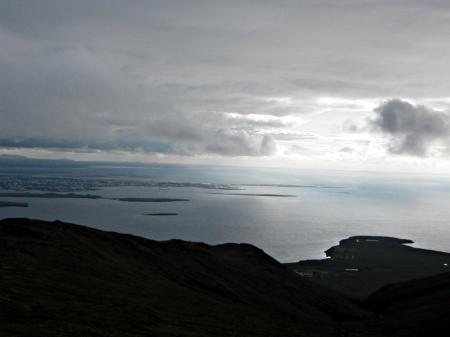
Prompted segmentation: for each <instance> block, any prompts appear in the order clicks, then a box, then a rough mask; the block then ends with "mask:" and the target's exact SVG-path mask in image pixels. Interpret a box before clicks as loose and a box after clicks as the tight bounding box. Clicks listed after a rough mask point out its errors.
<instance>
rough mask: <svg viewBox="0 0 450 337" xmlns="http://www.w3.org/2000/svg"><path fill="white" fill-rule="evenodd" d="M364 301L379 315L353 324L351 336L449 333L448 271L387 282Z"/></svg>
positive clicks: (435, 335)
mask: <svg viewBox="0 0 450 337" xmlns="http://www.w3.org/2000/svg"><path fill="white" fill-rule="evenodd" d="M364 304H365V305H366V306H367V307H368V308H370V309H371V310H373V311H375V312H377V313H378V314H379V318H378V319H373V320H368V321H366V322H364V323H363V324H362V323H356V324H353V325H354V326H353V328H352V330H353V331H354V332H355V334H354V336H365V335H366V334H365V333H366V331H368V330H370V331H371V334H372V335H373V336H398V337H401V336H405V337H406V336H408V337H428V336H433V337H438V336H442V337H444V336H449V335H450V320H449V318H450V273H443V274H439V275H436V276H432V277H427V278H423V279H417V280H412V281H407V282H402V283H397V284H391V285H388V286H386V287H383V288H382V289H380V290H379V291H377V292H376V293H374V294H373V295H372V296H371V297H369V298H368V299H367V300H366V301H365V302H364ZM357 331H360V333H359V334H358V333H356V332H357ZM351 336H353V334H351Z"/></svg>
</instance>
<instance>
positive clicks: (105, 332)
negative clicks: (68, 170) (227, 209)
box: [0, 219, 364, 337]
mask: <svg viewBox="0 0 450 337" xmlns="http://www.w3.org/2000/svg"><path fill="white" fill-rule="evenodd" d="M360 315H364V314H363V313H362V311H361V310H360V309H357V308H355V307H354V306H353V304H352V303H351V302H349V301H347V300H346V299H344V298H343V297H340V296H339V295H335V294H334V293H332V292H328V291H326V290H324V289H323V288H322V287H320V286H318V285H315V284H313V283H310V282H308V281H307V280H303V279H301V278H299V277H298V276H297V275H296V274H295V273H293V272H291V271H290V270H288V269H287V268H285V267H284V266H283V265H281V264H279V263H278V262H277V261H275V260H273V259H272V258H270V257H269V256H268V255H266V254H265V253H264V252H263V251H261V250H259V249H258V248H255V247H253V246H251V245H245V244H239V245H238V244H225V245H219V246H209V245H205V244H201V243H190V242H183V241H177V240H172V241H166V242H156V241H151V240H146V239H143V238H139V237H135V236H131V235H123V234H117V233H111V232H102V231H98V230H94V229H90V228H86V227H82V226H77V225H71V224H64V223H61V222H52V223H50V222H43V221H33V220H26V219H13V220H3V221H0V335H1V336H5V337H7V336H45V337H49V336H124V337H126V336H335V335H337V336H339V335H340V334H341V332H340V327H339V323H338V322H339V321H340V320H348V319H353V318H355V317H359V316H360Z"/></svg>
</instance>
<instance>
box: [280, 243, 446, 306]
mask: <svg viewBox="0 0 450 337" xmlns="http://www.w3.org/2000/svg"><path fill="white" fill-rule="evenodd" d="M412 243H413V241H411V240H407V239H398V238H393V237H385V236H353V237H350V238H347V239H344V240H341V241H340V242H339V245H337V246H334V247H331V248H330V249H328V250H326V251H325V254H326V255H327V256H328V258H327V259H322V260H305V261H299V262H296V263H288V264H286V266H288V267H289V268H291V269H292V270H293V271H295V272H296V273H297V274H299V275H301V276H303V277H306V278H309V279H310V280H312V281H314V282H317V283H319V284H322V285H324V286H327V287H329V288H332V289H335V290H337V291H340V292H342V293H343V294H346V295H348V296H351V297H357V298H365V297H368V296H369V295H370V294H372V293H373V292H374V291H375V290H377V289H379V288H381V287H382V286H384V285H386V284H389V283H395V282H401V281H406V280H410V279H414V278H419V277H426V276H431V275H435V274H438V273H444V272H448V271H450V267H449V266H450V253H445V252H438V251H433V250H428V249H420V248H415V247H411V246H408V244H412Z"/></svg>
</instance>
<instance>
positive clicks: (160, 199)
mask: <svg viewBox="0 0 450 337" xmlns="http://www.w3.org/2000/svg"><path fill="white" fill-rule="evenodd" d="M112 200H118V201H126V202H177V201H189V199H178V198H113V199H112Z"/></svg>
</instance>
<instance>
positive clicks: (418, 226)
mask: <svg viewBox="0 0 450 337" xmlns="http://www.w3.org/2000/svg"><path fill="white" fill-rule="evenodd" d="M23 162H25V163H26V164H23ZM4 163H5V161H3V162H0V202H1V201H13V202H24V203H28V207H5V208H0V218H11V217H27V218H33V219H44V220H61V221H65V222H70V223H76V224H81V225H85V226H89V227H93V228H98V229H101V230H107V231H115V232H120V233H128V234H133V235H138V236H142V237H145V238H149V239H153V240H170V239H182V240H189V241H201V242H206V243H208V244H220V243H226V242H235V243H250V244H253V245H256V246H258V247H259V248H261V249H263V250H264V251H265V252H266V253H267V254H269V255H271V256H272V257H273V258H275V259H277V260H278V261H280V262H295V261H299V260H305V259H320V258H324V257H325V254H324V251H325V250H326V249H328V248H329V247H331V246H333V245H336V244H338V242H339V240H341V239H344V238H347V237H349V236H353V235H381V236H394V237H399V238H405V239H411V240H413V241H414V244H413V246H415V247H422V248H428V249H433V250H440V251H446V252H450V179H449V178H448V177H444V176H427V175H421V174H406V173H379V172H378V173H376V172H351V171H331V170H301V169H281V168H248V167H230V166H205V165H161V164H139V163H129V164H124V163H100V162H95V163H86V162H84V163H81V162H71V161H57V164H55V163H53V162H52V161H32V160H30V161H23V160H18V161H17V160H16V161H12V163H9V164H7V165H5V164H4ZM13 192H14V193H19V195H14V196H11V194H10V193H13ZM41 193H53V194H52V197H47V198H42V197H30V196H31V195H33V196H36V194H41ZM55 193H56V196H55ZM68 193H72V194H76V195H84V196H85V195H87V194H90V195H96V196H97V197H98V198H96V199H91V198H60V197H59V194H62V195H64V194H68ZM5 194H6V195H9V196H5ZM126 198H134V199H132V201H121V200H119V199H126ZM145 198H150V200H151V201H155V200H157V201H158V202H149V200H148V199H145ZM173 199H183V200H179V201H173ZM128 200H129V199H128ZM133 200H134V201H133Z"/></svg>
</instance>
